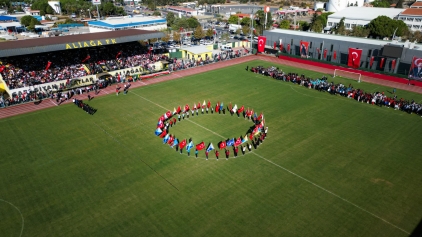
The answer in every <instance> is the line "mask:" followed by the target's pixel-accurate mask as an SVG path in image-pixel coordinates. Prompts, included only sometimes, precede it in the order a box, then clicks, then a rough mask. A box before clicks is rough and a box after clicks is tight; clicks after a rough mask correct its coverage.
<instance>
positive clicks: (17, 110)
mask: <svg viewBox="0 0 422 237" xmlns="http://www.w3.org/2000/svg"><path fill="white" fill-rule="evenodd" d="M252 60H263V61H267V62H273V63H275V64H284V65H287V66H292V67H298V68H306V69H307V70H312V71H317V72H321V73H326V74H329V75H332V74H333V72H334V70H333V69H332V68H327V67H325V66H327V64H322V63H321V65H320V64H310V63H309V62H310V61H305V60H304V61H305V63H304V62H300V61H297V60H292V58H282V59H279V58H276V57H274V56H266V55H250V56H245V57H241V58H236V59H232V60H229V61H223V62H217V63H213V64H209V65H205V66H200V67H195V68H191V69H187V70H182V71H176V72H173V73H171V74H170V75H166V76H160V77H157V78H152V79H147V80H142V81H137V82H134V83H132V86H131V88H137V87H141V86H147V85H150V84H156V83H160V82H163V81H168V80H173V79H177V78H181V77H185V76H190V75H194V74H198V73H202V72H206V71H210V70H215V69H219V68H224V67H229V66H232V65H236V64H240V63H244V62H249V61H252ZM250 66H256V65H250ZM362 75H363V74H362ZM365 81H366V82H369V83H373V84H378V85H383V86H387V87H391V88H397V89H402V90H407V91H412V92H417V93H421V94H422V87H418V86H410V85H407V84H403V83H400V82H396V81H390V80H383V79H379V78H374V77H369V76H366V77H365ZM115 90H116V89H115V87H113V86H109V87H107V88H105V89H102V90H100V93H99V94H98V95H96V96H102V95H108V94H114V93H116V92H115ZM75 98H76V99H81V100H86V99H87V95H86V94H85V95H76V96H75ZM66 103H72V102H71V100H69V101H65V102H63V104H66ZM55 106H59V105H57V103H56V101H55V100H51V99H45V100H43V101H42V102H41V103H33V102H31V103H25V104H20V105H15V106H10V107H7V108H2V109H0V119H3V118H8V117H12V116H16V115H20V114H25V113H30V112H34V111H38V110H42V109H46V108H52V107H55Z"/></svg>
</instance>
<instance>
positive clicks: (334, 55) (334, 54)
mask: <svg viewBox="0 0 422 237" xmlns="http://www.w3.org/2000/svg"><path fill="white" fill-rule="evenodd" d="M333 58H334V59H337V52H336V51H335V50H334V53H333Z"/></svg>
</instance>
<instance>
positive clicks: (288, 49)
mask: <svg viewBox="0 0 422 237" xmlns="http://www.w3.org/2000/svg"><path fill="white" fill-rule="evenodd" d="M287 53H290V44H287Z"/></svg>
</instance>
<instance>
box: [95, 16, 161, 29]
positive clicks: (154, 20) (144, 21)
mask: <svg viewBox="0 0 422 237" xmlns="http://www.w3.org/2000/svg"><path fill="white" fill-rule="evenodd" d="M164 23H167V21H166V19H164V18H161V17H132V18H108V19H107V20H102V21H89V22H88V26H99V27H104V28H110V29H119V28H128V27H133V26H142V25H152V24H164Z"/></svg>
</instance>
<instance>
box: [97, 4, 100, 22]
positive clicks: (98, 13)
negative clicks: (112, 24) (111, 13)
mask: <svg viewBox="0 0 422 237" xmlns="http://www.w3.org/2000/svg"><path fill="white" fill-rule="evenodd" d="M97 15H98V19H99V20H101V15H100V11H99V10H98V4H97Z"/></svg>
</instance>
